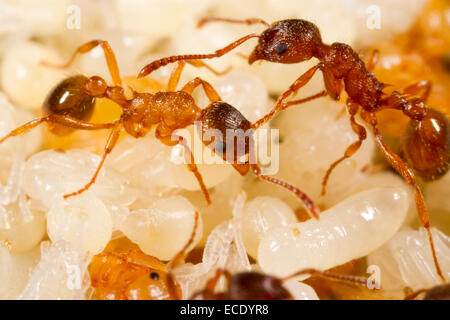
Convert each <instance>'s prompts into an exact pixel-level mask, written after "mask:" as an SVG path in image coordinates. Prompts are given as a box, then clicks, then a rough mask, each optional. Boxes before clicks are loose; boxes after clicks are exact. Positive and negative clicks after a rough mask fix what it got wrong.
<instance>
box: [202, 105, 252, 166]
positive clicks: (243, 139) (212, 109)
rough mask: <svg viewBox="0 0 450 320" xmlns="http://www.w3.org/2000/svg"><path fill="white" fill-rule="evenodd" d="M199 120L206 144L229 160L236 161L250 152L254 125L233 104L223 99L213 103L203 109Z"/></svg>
mask: <svg viewBox="0 0 450 320" xmlns="http://www.w3.org/2000/svg"><path fill="white" fill-rule="evenodd" d="M198 121H200V122H201V126H200V129H201V135H202V141H203V142H204V144H205V145H207V146H208V147H210V148H211V149H213V150H214V152H215V153H217V154H219V155H221V156H222V157H223V159H224V160H226V161H227V162H235V161H236V160H238V159H239V158H240V157H242V156H244V155H246V154H248V153H249V149H250V144H251V136H252V130H251V129H252V125H251V123H250V121H248V120H247V119H246V118H245V117H244V116H243V115H242V113H240V112H239V110H237V109H236V108H235V107H233V106H232V105H229V104H228V103H226V102H222V101H218V102H214V103H211V104H210V105H209V106H208V107H207V108H205V109H203V110H202V113H201V116H200V118H199V119H198ZM230 145H231V147H230ZM227 155H228V157H227Z"/></svg>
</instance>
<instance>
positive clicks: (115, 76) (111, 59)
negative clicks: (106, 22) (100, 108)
mask: <svg viewBox="0 0 450 320" xmlns="http://www.w3.org/2000/svg"><path fill="white" fill-rule="evenodd" d="M98 45H100V46H101V48H102V50H103V52H104V54H105V59H106V64H107V65H108V70H109V73H110V74H111V78H112V80H113V82H114V84H115V85H117V86H122V79H121V78H120V72H119V66H118V65H117V60H116V56H115V54H114V51H113V50H112V49H111V46H110V45H109V43H108V41H104V40H92V41H89V42H87V43H85V44H82V45H81V46H79V47H78V48H77V49H76V50H75V52H74V53H73V54H72V56H71V57H70V58H69V60H68V61H67V62H66V63H65V64H62V65H55V64H51V63H49V62H46V61H43V62H42V64H43V65H46V66H48V67H52V68H58V69H63V68H67V67H69V66H70V65H71V64H72V63H73V61H74V60H75V58H76V57H77V56H78V55H79V54H85V53H88V52H89V51H91V50H92V49H94V48H95V47H96V46H98Z"/></svg>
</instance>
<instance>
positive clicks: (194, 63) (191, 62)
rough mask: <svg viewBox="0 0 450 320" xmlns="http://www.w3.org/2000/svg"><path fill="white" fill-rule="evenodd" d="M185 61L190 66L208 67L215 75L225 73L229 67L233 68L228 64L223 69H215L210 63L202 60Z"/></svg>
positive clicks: (228, 70)
mask: <svg viewBox="0 0 450 320" xmlns="http://www.w3.org/2000/svg"><path fill="white" fill-rule="evenodd" d="M186 62H187V63H189V64H190V65H191V66H194V67H196V68H202V67H203V68H206V69H208V70H209V71H210V72H211V73H213V74H215V75H216V76H223V75H225V74H227V73H228V72H230V71H231V69H233V67H232V66H229V67H228V68H226V69H225V70H223V71H217V70H216V69H214V68H213V67H211V66H210V65H208V64H206V63H205V62H203V61H202V60H186Z"/></svg>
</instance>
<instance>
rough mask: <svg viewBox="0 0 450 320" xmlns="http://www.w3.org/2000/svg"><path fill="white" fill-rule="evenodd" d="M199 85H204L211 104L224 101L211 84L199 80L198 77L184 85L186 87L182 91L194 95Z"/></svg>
mask: <svg viewBox="0 0 450 320" xmlns="http://www.w3.org/2000/svg"><path fill="white" fill-rule="evenodd" d="M199 85H202V87H203V90H204V91H205V93H206V95H207V97H208V99H209V100H210V101H211V102H216V101H220V100H222V99H221V98H220V96H219V94H218V93H217V91H216V89H214V88H213V86H212V85H211V84H210V83H209V82H207V81H205V80H203V79H201V78H198V77H197V78H195V79H193V80H191V81H189V82H188V83H186V84H185V85H184V87H183V88H182V89H181V91H184V92H186V93H188V94H190V95H192V92H193V91H194V89H195V88H197V87H198V86H199Z"/></svg>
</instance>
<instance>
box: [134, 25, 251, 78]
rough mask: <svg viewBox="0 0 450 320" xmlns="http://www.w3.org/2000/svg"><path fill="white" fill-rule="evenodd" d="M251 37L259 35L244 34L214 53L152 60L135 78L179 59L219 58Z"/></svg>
mask: <svg viewBox="0 0 450 320" xmlns="http://www.w3.org/2000/svg"><path fill="white" fill-rule="evenodd" d="M251 38H260V36H259V35H257V34H255V33H252V34H249V35H246V36H245V37H242V38H240V39H238V40H236V41H234V42H232V43H230V44H229V45H227V46H226V47H224V48H222V49H219V50H216V51H215V52H214V53H210V54H187V55H180V56H170V57H166V58H162V59H159V60H156V61H153V62H151V63H149V64H148V65H146V66H145V67H143V68H142V69H141V71H139V74H138V76H137V78H138V79H140V78H143V77H145V76H147V75H149V74H150V73H152V72H153V71H155V70H156V69H159V68H160V67H163V66H166V65H168V64H169V63H174V62H177V61H181V60H203V59H213V58H219V57H221V56H223V55H224V54H226V53H228V52H230V51H231V50H233V49H234V48H236V47H238V46H240V45H241V44H242V43H244V42H245V41H247V40H249V39H251Z"/></svg>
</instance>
